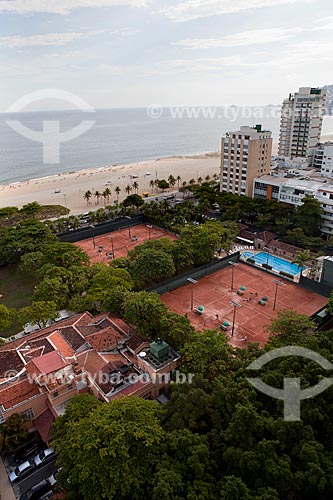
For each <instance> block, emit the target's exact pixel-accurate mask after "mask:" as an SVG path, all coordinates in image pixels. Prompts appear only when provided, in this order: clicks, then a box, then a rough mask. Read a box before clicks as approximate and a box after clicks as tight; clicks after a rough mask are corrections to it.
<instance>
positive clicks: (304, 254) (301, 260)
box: [292, 250, 311, 272]
mask: <svg viewBox="0 0 333 500" xmlns="http://www.w3.org/2000/svg"><path fill="white" fill-rule="evenodd" d="M310 258H311V255H310V250H303V251H301V252H297V253H296V255H295V257H294V260H293V261H292V264H297V266H298V269H299V270H300V271H301V272H302V271H303V268H304V267H305V264H306V263H307V261H308V260H310Z"/></svg>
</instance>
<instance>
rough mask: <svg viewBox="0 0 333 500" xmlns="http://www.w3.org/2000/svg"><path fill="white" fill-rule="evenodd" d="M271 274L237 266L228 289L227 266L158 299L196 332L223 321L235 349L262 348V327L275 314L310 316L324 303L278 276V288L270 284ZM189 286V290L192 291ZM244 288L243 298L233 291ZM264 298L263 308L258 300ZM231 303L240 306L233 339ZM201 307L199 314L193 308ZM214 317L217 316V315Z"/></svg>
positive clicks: (215, 326) (264, 335)
mask: <svg viewBox="0 0 333 500" xmlns="http://www.w3.org/2000/svg"><path fill="white" fill-rule="evenodd" d="M274 278H275V277H274V275H272V274H270V273H266V272H265V271H260V270H259V269H255V268H252V267H250V266H248V265H246V264H242V263H238V265H237V267H236V268H235V269H234V287H233V290H231V282H232V267H231V266H229V267H227V268H225V269H222V270H221V271H218V272H216V273H214V274H211V275H209V276H205V277H204V278H201V279H200V280H198V281H197V283H195V284H190V283H189V284H188V285H186V286H183V287H181V288H178V289H177V290H174V291H172V292H168V293H165V294H163V295H162V296H161V299H162V300H163V302H164V303H165V304H166V305H167V306H168V307H169V308H170V309H171V310H173V311H175V312H177V313H178V314H185V313H188V317H189V319H190V321H191V323H192V324H193V326H194V327H195V328H197V329H198V330H204V329H211V328H218V327H219V326H220V325H222V324H223V323H224V322H225V321H226V322H229V323H230V326H228V327H227V328H228V329H227V331H226V334H227V335H228V336H229V338H230V342H231V343H232V344H233V345H235V346H238V347H242V346H246V345H247V343H248V342H259V343H260V344H261V345H263V344H264V343H265V342H266V341H267V338H268V334H267V333H266V332H265V330H264V327H265V325H269V324H270V322H271V319H273V318H276V317H277V311H278V310H282V309H294V310H296V311H297V312H299V313H302V314H306V315H307V316H311V315H312V314H313V313H315V312H317V311H318V310H319V309H321V308H322V307H324V306H325V305H326V304H327V299H326V298H325V297H322V296H321V295H318V294H316V293H313V292H310V291H308V290H305V289H303V288H301V287H299V286H297V285H296V284H294V283H292V282H290V281H287V280H284V279H282V278H280V277H277V278H278V281H280V282H281V283H282V285H276V284H274V283H272V279H274ZM192 287H193V288H192ZM241 287H246V290H244V291H243V295H238V294H237V290H239V289H241ZM276 287H278V290H277V300H276V309H275V311H274V310H273V305H274V298H275V291H276ZM192 290H193V306H194V307H193V311H191V294H192ZM262 298H267V300H266V301H264V302H265V303H266V305H260V304H259V303H258V301H259V300H260V299H262ZM231 300H233V301H235V302H237V303H238V304H240V307H236V317H235V328H234V336H233V337H232V336H231V333H232V324H233V315H234V310H235V308H234V306H233V305H231V304H230V301H231ZM198 306H203V307H204V310H203V312H202V314H198V313H197V312H196V309H197V307H198ZM217 315H218V316H217Z"/></svg>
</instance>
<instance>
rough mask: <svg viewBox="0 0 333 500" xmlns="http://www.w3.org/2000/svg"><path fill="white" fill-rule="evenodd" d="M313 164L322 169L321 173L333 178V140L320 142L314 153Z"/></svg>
mask: <svg viewBox="0 0 333 500" xmlns="http://www.w3.org/2000/svg"><path fill="white" fill-rule="evenodd" d="M312 166H313V167H314V168H316V169H318V170H320V174H321V175H324V176H325V177H329V178H331V179H332V178H333V142H325V143H324V144H320V145H319V146H318V147H317V148H316V149H315V150H314V153H313V161H312Z"/></svg>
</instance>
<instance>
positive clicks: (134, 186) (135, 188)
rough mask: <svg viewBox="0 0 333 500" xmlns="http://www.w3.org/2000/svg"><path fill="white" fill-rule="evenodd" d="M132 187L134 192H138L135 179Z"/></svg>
mask: <svg viewBox="0 0 333 500" xmlns="http://www.w3.org/2000/svg"><path fill="white" fill-rule="evenodd" d="M133 189H134V192H135V193H137V192H138V189H139V184H138V183H137V182H136V181H134V182H133Z"/></svg>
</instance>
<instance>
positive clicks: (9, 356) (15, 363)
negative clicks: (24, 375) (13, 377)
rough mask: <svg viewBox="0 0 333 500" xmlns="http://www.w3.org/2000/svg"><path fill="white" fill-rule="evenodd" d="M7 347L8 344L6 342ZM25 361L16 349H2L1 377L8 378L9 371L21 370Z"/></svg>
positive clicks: (0, 352) (0, 353) (0, 351)
mask: <svg viewBox="0 0 333 500" xmlns="http://www.w3.org/2000/svg"><path fill="white" fill-rule="evenodd" d="M5 346H6V347H7V346H8V344H5ZM23 367H24V363H23V361H22V359H21V358H20V356H19V355H18V353H17V352H16V350H15V349H8V347H7V349H2V350H0V378H7V377H8V376H9V375H8V374H9V372H20V371H21V370H22V368H23Z"/></svg>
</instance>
